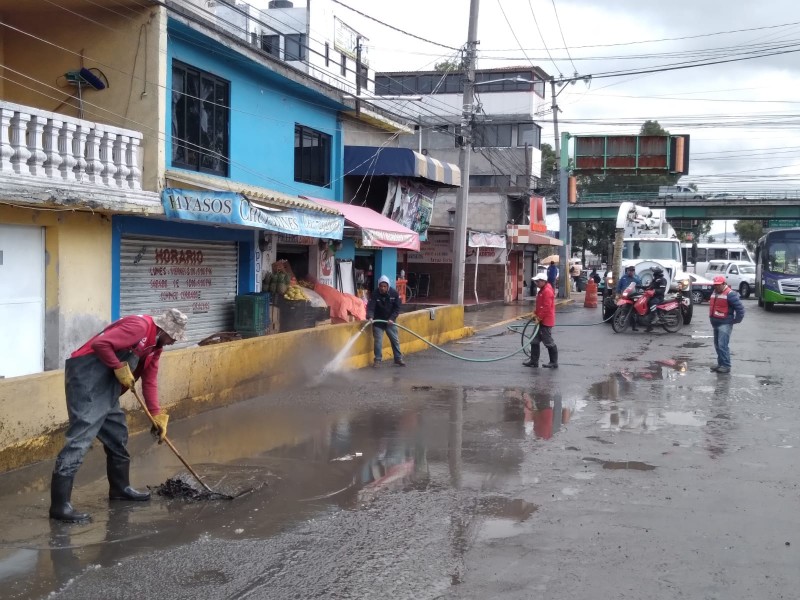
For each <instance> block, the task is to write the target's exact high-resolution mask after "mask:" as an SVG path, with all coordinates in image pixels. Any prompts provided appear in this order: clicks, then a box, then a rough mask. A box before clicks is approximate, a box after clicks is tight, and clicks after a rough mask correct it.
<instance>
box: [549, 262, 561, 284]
mask: <svg viewBox="0 0 800 600" xmlns="http://www.w3.org/2000/svg"><path fill="white" fill-rule="evenodd" d="M547 283H549V284H550V287H552V288H553V289H554V290H555V289H556V283H558V267H557V266H556V261H554V260H551V261H550V266H549V267H547Z"/></svg>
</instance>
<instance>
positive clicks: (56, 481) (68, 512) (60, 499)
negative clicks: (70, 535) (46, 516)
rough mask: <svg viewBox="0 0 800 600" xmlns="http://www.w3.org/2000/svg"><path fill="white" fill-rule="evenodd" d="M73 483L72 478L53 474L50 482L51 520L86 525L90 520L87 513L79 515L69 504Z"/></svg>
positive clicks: (73, 479)
mask: <svg viewBox="0 0 800 600" xmlns="http://www.w3.org/2000/svg"><path fill="white" fill-rule="evenodd" d="M74 481H75V478H74V477H69V476H66V475H57V474H55V473H53V478H52V479H51V480H50V518H51V519H56V520H58V521H64V522H65V523H86V522H88V521H91V520H92V518H91V517H90V516H89V514H88V513H80V512H78V511H76V510H75V509H74V508H73V507H72V504H70V499H71V498H72V484H73V482H74Z"/></svg>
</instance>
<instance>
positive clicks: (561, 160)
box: [550, 77, 569, 298]
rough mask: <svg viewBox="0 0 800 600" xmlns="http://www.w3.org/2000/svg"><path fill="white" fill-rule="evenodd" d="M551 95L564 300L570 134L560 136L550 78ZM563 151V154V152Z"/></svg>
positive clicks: (564, 294) (560, 286)
mask: <svg viewBox="0 0 800 600" xmlns="http://www.w3.org/2000/svg"><path fill="white" fill-rule="evenodd" d="M550 95H551V96H552V97H553V99H552V104H551V106H552V108H553V129H554V133H555V137H554V138H553V140H554V145H555V151H556V156H557V157H558V239H560V240H561V242H562V243H563V244H562V246H561V248H560V249H559V251H558V272H559V278H558V294H559V296H561V297H562V298H566V297H567V277H569V265H568V261H569V248H568V244H567V242H569V226H568V225H567V200H568V198H567V196H568V191H567V185H568V183H569V181H568V177H567V164H568V163H569V151H568V147H567V145H568V140H569V134H568V133H564V139H563V140H562V139H561V138H560V137H559V135H558V103H557V102H556V81H555V78H554V77H551V78H550ZM562 151H563V152H562Z"/></svg>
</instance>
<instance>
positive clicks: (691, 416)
mask: <svg viewBox="0 0 800 600" xmlns="http://www.w3.org/2000/svg"><path fill="white" fill-rule="evenodd" d="M664 420H665V421H666V422H667V423H669V424H670V425H685V426H688V427H703V426H705V425H706V423H708V421H706V419H704V418H702V417H700V416H698V413H696V412H689V411H683V412H681V411H665V412H664Z"/></svg>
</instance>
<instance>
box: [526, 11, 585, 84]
mask: <svg viewBox="0 0 800 600" xmlns="http://www.w3.org/2000/svg"><path fill="white" fill-rule="evenodd" d="M550 1H551V2H552V3H553V12H554V13H555V14H556V23H558V32H559V33H560V34H561V41H562V42H564V50H566V51H567V58H569V62H570V64H572V70H573V71H575V75H576V76H577V75H578V68H577V67H576V66H575V63H574V62H573V61H572V56H570V53H569V48H568V47H567V40H566V39H565V38H564V29H563V28H562V27H561V19H559V18H558V9H556V0H550ZM528 2H529V3H530V0H528Z"/></svg>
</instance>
